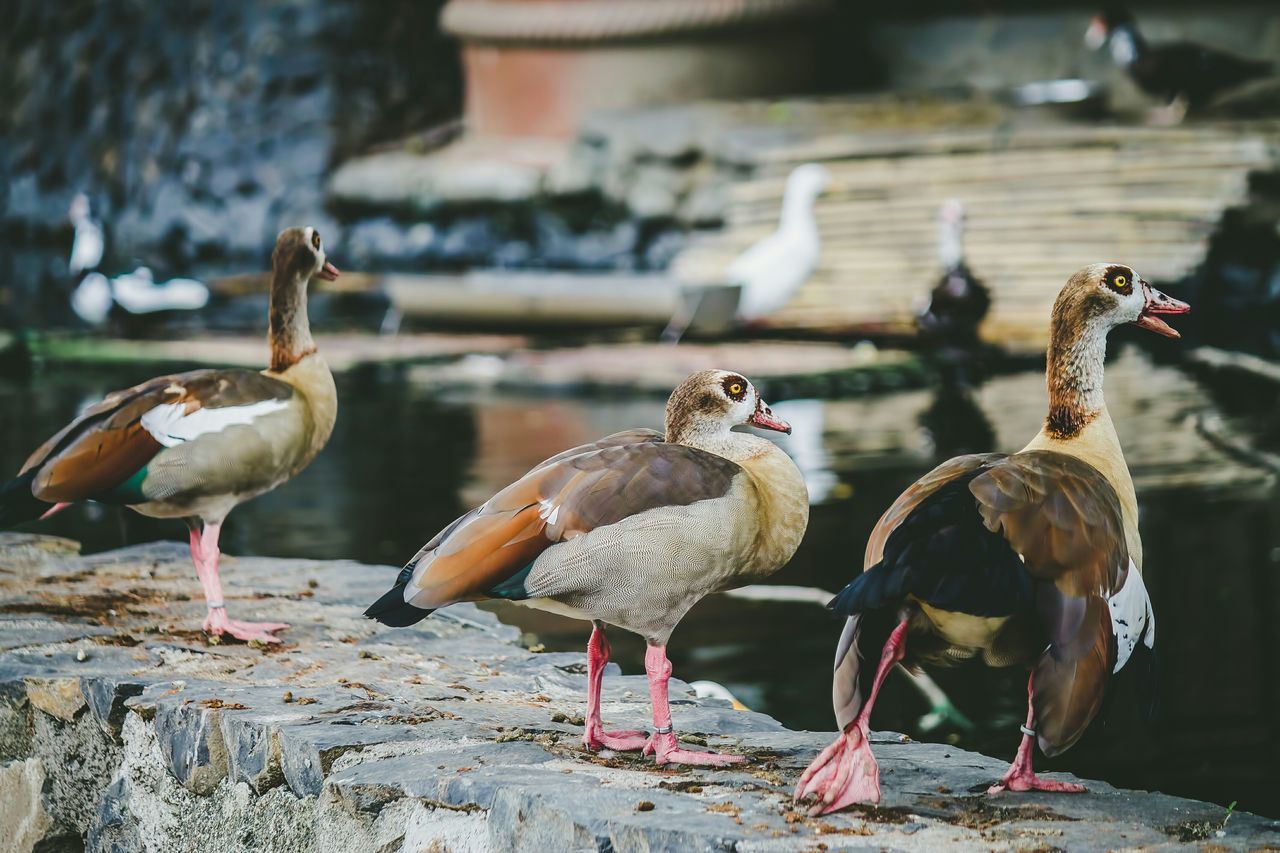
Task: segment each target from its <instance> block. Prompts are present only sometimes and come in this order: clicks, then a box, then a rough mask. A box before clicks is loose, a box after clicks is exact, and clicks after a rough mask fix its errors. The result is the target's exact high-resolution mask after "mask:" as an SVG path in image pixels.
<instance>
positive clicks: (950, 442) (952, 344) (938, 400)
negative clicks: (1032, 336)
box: [916, 199, 995, 459]
mask: <svg viewBox="0 0 1280 853" xmlns="http://www.w3.org/2000/svg"><path fill="white" fill-rule="evenodd" d="M964 231H965V209H964V205H963V204H962V203H961V202H960V201H958V200H956V199H949V200H947V201H946V202H943V204H942V207H941V208H940V209H939V210H938V260H939V261H940V262H941V266H942V276H941V278H939V279H938V282H937V284H936V285H935V286H934V288H933V290H931V291H930V293H929V299H928V302H927V303H926V304H925V305H924V306H923V307H922V308H921V309H920V311H919V313H918V314H917V315H916V328H917V330H918V331H919V336H920V343H921V345H922V346H923V347H924V348H925V355H926V356H927V357H928V359H929V361H930V362H931V363H932V364H933V366H934V368H935V370H936V372H937V376H938V386H937V389H936V391H935V393H934V397H933V402H932V403H930V405H929V407H928V408H927V409H925V410H924V411H923V412H921V414H920V418H919V422H920V426H921V427H923V428H924V430H925V432H926V433H927V434H928V435H929V440H930V441H931V442H932V444H933V452H934V456H935V458H938V459H947V458H950V457H951V456H954V455H956V454H959V453H972V452H975V451H978V450H984V449H986V448H988V447H990V446H991V444H992V442H994V441H995V432H994V430H993V429H992V427H991V423H990V421H988V420H987V417H986V415H985V414H984V413H983V411H982V408H981V407H980V406H979V405H978V403H977V401H976V400H975V399H974V393H973V390H974V384H975V382H976V377H975V375H974V374H975V373H977V372H979V371H980V369H981V363H982V362H983V360H984V358H983V357H984V355H985V354H987V352H988V351H989V349H990V348H989V347H986V346H984V345H983V343H982V340H981V339H980V337H979V335H978V332H979V329H980V328H981V326H982V321H983V320H984V319H986V316H987V313H988V311H989V310H990V308H991V293H990V291H989V290H988V289H987V286H986V285H985V284H983V283H982V281H981V280H980V279H979V278H977V276H975V275H974V274H973V272H972V271H971V270H970V269H969V264H968V262H967V261H966V260H965V256H964Z"/></svg>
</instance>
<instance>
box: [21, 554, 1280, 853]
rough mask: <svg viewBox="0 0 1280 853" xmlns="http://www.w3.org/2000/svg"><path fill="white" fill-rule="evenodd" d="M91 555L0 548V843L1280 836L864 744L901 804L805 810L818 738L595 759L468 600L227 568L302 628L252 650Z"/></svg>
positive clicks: (1231, 839) (722, 722)
mask: <svg viewBox="0 0 1280 853" xmlns="http://www.w3.org/2000/svg"><path fill="white" fill-rule="evenodd" d="M75 550H76V549H75V548H74V546H73V544H69V543H66V542H65V541H63V540H53V539H51V538H48V537H36V536H30V535H19V534H4V535H0V600H2V601H3V604H0V648H3V649H4V651H3V652H0V792H4V793H5V796H4V799H3V801H2V803H3V804H2V805H0V834H3V835H4V837H6V838H11V839H17V842H16V843H19V844H20V847H19V848H18V849H23V850H26V849H33V848H34V845H36V844H39V843H43V844H55V843H67V844H70V845H74V844H75V843H78V840H79V839H81V838H83V839H85V841H86V843H87V849H90V850H120V851H126V850H135V849H148V850H156V851H170V850H173V851H176V850H187V849H191V846H192V844H193V843H194V842H195V841H196V840H197V839H198V841H199V844H200V847H201V849H202V850H203V851H206V853H209V851H222V850H244V849H252V850H281V851H284V850H290V851H297V850H317V851H330V850H331V851H339V850H340V851H342V853H355V851H380V850H386V851H390V850H406V851H410V850H414V851H416V850H420V849H423V848H429V849H448V850H454V851H480V850H491V849H492V850H550V849H556V850H574V849H612V850H619V851H621V850H668V849H734V850H743V851H748V850H750V851H755V850H759V851H774V850H777V851H783V850H808V849H815V848H817V847H818V845H820V844H822V845H826V846H827V847H829V848H849V847H861V846H868V845H869V846H874V847H880V848H888V849H900V850H929V849H938V848H939V847H940V846H942V845H947V846H949V847H953V848H956V849H973V850H978V849H981V850H988V849H1015V848H1026V847H1027V846H1028V845H1030V846H1032V847H1037V848H1045V847H1053V848H1066V849H1100V848H1120V847H1137V846H1174V845H1177V844H1178V843H1181V842H1183V841H1192V840H1205V841H1208V842H1211V843H1213V844H1216V845H1221V847H1222V848H1223V849H1233V850H1245V849H1257V848H1260V847H1265V846H1268V845H1271V846H1275V845H1277V844H1280V824H1277V822H1275V821H1269V820H1266V819H1264V818H1260V817H1256V816H1253V815H1249V814H1242V813H1237V814H1235V815H1233V816H1232V817H1231V819H1230V821H1228V822H1227V823H1226V824H1225V826H1224V825H1223V820H1224V810H1223V809H1221V808H1220V807H1217V806H1213V805H1210V804H1206V803H1198V802H1194V801H1190V800H1183V799H1178V798H1175V797H1168V796H1165V795H1162V794H1147V793H1140V792H1132V791H1122V790H1118V789H1115V788H1112V787H1111V786H1109V785H1106V784H1105V783H1101V782H1090V783H1089V787H1090V791H1091V793H1089V794H1087V795H1083V796H1077V797H1063V796H1052V795H1040V794H1037V795H1024V796H1005V797H1000V798H994V799H989V798H986V797H984V796H981V795H980V794H977V793H975V791H979V790H981V789H983V788H985V786H986V785H987V784H989V783H990V782H991V781H992V780H993V779H994V778H996V776H997V775H998V774H999V773H1000V772H1001V770H1002V768H1003V762H1001V761H999V760H997V759H993V758H987V757H984V756H981V755H977V754H974V753H969V752H965V751H963V750H959V749H956V748H954V747H948V746H944V745H938V744H923V743H915V742H910V741H906V740H905V739H904V738H901V737H900V736H897V735H893V734H878V735H876V737H875V740H876V741H877V751H878V753H879V755H880V758H881V762H882V767H883V772H884V790H885V802H884V803H883V804H882V805H881V806H880V807H878V808H861V809H855V810H852V811H849V812H845V813H843V814H838V815H833V816H829V817H825V818H819V819H812V818H809V817H807V816H806V815H804V814H803V813H802V812H801V811H797V810H795V809H794V808H793V807H792V803H791V799H790V791H791V789H792V786H793V785H794V783H795V780H796V777H797V776H798V774H799V772H800V770H801V769H802V768H803V767H804V766H805V765H806V764H807V762H808V761H809V760H810V759H811V758H812V756H813V755H814V753H815V752H816V750H818V749H819V748H821V746H823V745H824V744H825V743H826V742H827V740H828V739H829V737H830V735H828V734H823V733H811V732H791V731H787V730H785V729H784V728H783V727H782V726H780V725H779V724H778V723H777V722H776V721H775V720H773V719H771V718H769V717H766V716H764V715H762V714H756V713H751V712H739V711H733V710H732V709H730V708H728V707H726V706H724V705H722V704H718V703H715V702H709V701H699V700H697V699H695V698H693V696H692V693H691V692H690V691H689V689H688V687H687V685H685V684H683V683H675V684H674V685H673V696H675V697H676V699H675V702H674V703H673V704H674V706H675V707H674V712H675V717H676V724H677V726H678V727H679V728H680V729H681V730H682V731H684V732H687V733H690V734H692V735H694V738H695V740H697V739H704V740H706V741H707V742H708V743H709V744H710V745H711V746H713V747H716V748H724V749H728V750H738V751H742V752H744V753H745V754H747V755H748V756H749V757H750V758H751V762H750V763H749V764H748V765H746V766H745V767H741V768H735V769H732V770H721V771H706V770H689V769H687V768H681V767H664V768H658V767H654V766H653V765H652V764H650V763H649V762H648V761H647V760H644V759H641V758H638V757H635V756H630V755H626V756H617V755H609V754H600V755H591V754H588V753H586V752H585V751H584V750H583V749H582V747H581V743H580V736H581V726H580V725H579V724H578V721H579V720H580V716H581V713H582V702H583V693H584V686H585V685H584V681H585V679H584V662H583V658H582V656H581V655H578V654H535V653H533V652H531V651H529V650H527V649H524V648H522V647H521V646H520V645H518V642H517V641H518V639H519V637H518V634H517V632H516V630H515V629H513V628H510V627H507V626H504V625H501V624H499V623H498V622H497V620H496V619H495V618H494V617H493V616H491V615H490V614H488V613H485V612H483V611H480V610H477V609H475V608H474V607H471V606H459V607H455V608H451V609H450V610H448V611H445V612H442V613H441V614H440V615H439V616H438V617H436V618H433V619H430V620H427V621H425V622H423V623H421V624H420V625H418V626H415V627H414V628H411V629H400V630H389V629H384V628H382V627H380V626H377V625H374V624H373V623H370V622H368V621H367V620H364V619H362V618H361V617H360V608H361V606H362V605H363V604H364V603H365V602H367V601H369V600H372V597H373V596H374V595H376V594H378V593H380V592H381V591H382V588H383V587H384V585H385V584H386V582H387V581H388V579H389V577H390V570H389V569H387V568H385V567H371V566H362V565H358V564H354V563H347V562H309V561H301V560H272V559H264V558H242V559H236V558H230V557H228V558H226V560H225V576H226V580H227V582H228V589H229V591H231V592H232V594H233V598H232V602H231V606H232V607H234V608H235V609H236V610H237V612H238V613H239V614H240V615H242V616H243V617H245V618H263V617H267V616H270V617H271V618H275V619H284V620H286V621H291V622H292V623H293V624H294V627H293V628H291V629H290V630H289V631H287V632H285V637H286V639H287V641H288V642H287V644H286V645H285V647H284V648H282V649H258V648H251V647H248V646H245V645H241V644H216V645H211V644H209V643H208V642H207V640H206V639H205V638H204V637H203V635H202V634H200V633H199V632H198V631H196V630H193V627H194V626H196V625H198V624H199V620H200V609H201V608H200V604H199V600H198V586H197V584H196V582H195V579H194V577H193V572H192V571H191V569H190V565H189V562H188V559H187V555H186V552H185V548H184V547H182V546H180V545H177V544H175V543H158V544H154V545H148V546H141V547H135V548H128V549H124V550H121V551H115V552H110V553H107V554H99V555H94V556H90V557H79V556H75ZM249 590H253V591H254V593H255V594H256V595H257V596H258V597H256V598H254V597H246V594H247V592H248V591H249ZM237 595H238V596H239V597H235V596H237ZM605 714H606V716H607V717H608V718H609V720H610V721H611V722H616V723H617V724H620V725H626V726H644V725H645V724H646V723H647V721H648V716H649V711H648V705H647V690H646V688H645V683H644V679H643V678H642V677H639V676H620V675H618V674H617V672H616V669H615V671H614V672H613V673H612V674H611V676H610V678H608V679H606V682H605ZM699 735H701V738H699V737H698V736H699ZM1219 832H1221V833H1222V834H1221V835H1218V833H1219ZM431 845H435V846H434V847H432V846H431Z"/></svg>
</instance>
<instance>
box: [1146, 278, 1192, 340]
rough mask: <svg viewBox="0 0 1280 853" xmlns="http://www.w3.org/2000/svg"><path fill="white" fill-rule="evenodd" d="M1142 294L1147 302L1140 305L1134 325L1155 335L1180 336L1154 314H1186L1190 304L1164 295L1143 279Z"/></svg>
mask: <svg viewBox="0 0 1280 853" xmlns="http://www.w3.org/2000/svg"><path fill="white" fill-rule="evenodd" d="M1142 295H1143V296H1145V297H1146V299H1147V303H1146V305H1144V306H1143V307H1142V313H1141V314H1140V315H1138V319H1137V320H1134V321H1133V322H1134V325H1135V326H1141V327H1142V328H1144V329H1147V330H1149V331H1152V332H1155V333H1156V334H1157V335H1164V336H1165V337H1166V338H1180V337H1182V335H1180V334H1178V330H1177V329H1175V328H1173V327H1172V326H1170V325H1169V324H1168V323H1166V322H1165V321H1164V320H1161V319H1160V318H1159V317H1157V316H1156V315H1157V314H1186V313H1187V312H1188V311H1190V310H1191V306H1190V305H1188V304H1187V303H1185V302H1183V301H1182V300H1180V299H1174V298H1173V297H1172V296H1166V295H1165V294H1163V293H1161V292H1160V291H1158V290H1156V289H1155V288H1154V287H1152V286H1151V285H1149V284H1147V283H1146V282H1145V281H1143V282H1142Z"/></svg>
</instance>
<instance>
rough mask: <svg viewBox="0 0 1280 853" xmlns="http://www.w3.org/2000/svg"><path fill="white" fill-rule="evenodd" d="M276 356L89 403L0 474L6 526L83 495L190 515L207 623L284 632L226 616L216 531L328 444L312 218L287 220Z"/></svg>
mask: <svg viewBox="0 0 1280 853" xmlns="http://www.w3.org/2000/svg"><path fill="white" fill-rule="evenodd" d="M271 263H272V280H271V313H270V333H269V340H270V344H271V366H270V367H269V368H267V369H266V370H264V371H261V372H258V371H254V370H245V369H229V370H192V371H190V372H187V373H178V374H174V375H171V376H160V377H157V378H155V379H152V380H151V381H149V382H144V383H142V384H141V385H135V386H134V387H133V388H129V389H127V390H124V391H117V392H115V393H114V394H110V395H108V396H107V398H106V399H105V400H103V401H102V402H100V403H98V404H96V405H93V406H90V407H89V408H88V409H86V410H85V411H84V412H83V413H82V414H81V415H80V416H79V417H78V418H76V419H75V420H74V421H72V422H71V423H70V424H68V425H67V426H66V427H64V428H63V429H62V431H61V432H59V433H58V434H57V435H55V436H53V437H52V438H50V439H49V440H48V441H46V442H45V443H44V444H43V445H41V446H40V447H39V448H37V449H36V451H35V452H34V453H32V454H31V456H30V458H28V459H27V461H26V464H25V465H23V466H22V470H21V471H19V472H18V476H17V478H16V479H14V480H11V481H9V482H8V483H6V484H4V485H0V529H3V528H5V527H9V526H12V525H14V524H19V523H22V522H24V521H31V520H33V519H37V518H45V517H48V516H50V515H52V514H54V513H55V512H58V511H59V510H61V509H63V508H64V507H66V506H67V505H69V504H72V503H76V502H79V501H99V502H101V503H107V504H116V505H124V506H128V507H130V508H131V509H133V510H135V511H136V512H139V513H141V514H142V515H147V516H151V517H154V518H182V519H185V520H186V522H187V524H188V526H189V528H190V542H191V559H192V560H193V561H194V562H195V567H196V575H197V577H198V578H199V579H200V585H201V587H202V588H203V590H204V596H205V604H206V606H207V608H208V614H207V615H206V617H205V620H204V629H205V630H206V631H208V632H210V633H211V634H215V635H221V634H224V633H225V634H230V635H231V636H233V637H237V638H239V639H241V640H246V641H249V640H257V641H259V642H264V643H278V642H280V640H279V638H278V637H276V636H274V634H273V632H274V631H278V630H281V629H283V628H287V627H289V626H288V625H285V624H282V623H278V622H241V621H238V620H235V619H231V618H230V617H228V616H227V607H226V602H225V600H224V598H223V595H222V582H221V581H220V580H219V578H218V553H219V552H218V534H219V531H220V530H221V528H222V522H223V519H225V518H226V517H227V514H228V513H229V512H231V510H232V509H234V508H235V507H236V505H238V504H240V503H243V502H244V501H247V500H249V499H250V498H253V497H256V496H258V495H260V494H263V493H264V492H269V491H271V490H272V489H274V488H275V487H276V486H279V485H280V484H281V483H284V482H285V481H287V480H289V479H290V478H292V477H293V476H294V475H296V474H297V473H298V472H299V471H301V470H302V469H303V468H304V467H306V466H307V464H308V463H310V462H311V460H312V459H314V458H315V457H316V454H318V453H319V452H320V450H321V449H322V448H323V447H324V445H325V443H326V442H327V441H328V440H329V435H330V433H332V431H333V425H334V421H335V419H336V417H337V414H338V397H337V391H336V389H335V387H334V384H333V376H332V375H331V374H330V373H329V366H328V365H327V364H326V363H325V360H324V357H323V356H321V355H320V353H319V352H318V351H317V350H316V345H315V342H314V341H313V340H312V339H311V327H310V324H309V323H308V321H307V286H308V284H309V283H310V282H311V279H312V278H323V279H327V280H333V279H335V278H337V277H338V270H337V269H336V268H335V267H334V266H333V264H331V263H329V261H328V258H327V257H326V255H325V251H324V245H323V243H321V240H320V235H319V233H318V232H316V231H315V229H313V228H289V229H287V230H285V231H283V232H281V234H280V236H279V238H278V239H277V240H276V247H275V251H274V252H273V253H272V256H271Z"/></svg>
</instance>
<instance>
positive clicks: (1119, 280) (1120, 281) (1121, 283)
mask: <svg viewBox="0 0 1280 853" xmlns="http://www.w3.org/2000/svg"><path fill="white" fill-rule="evenodd" d="M1112 281H1113V282H1115V285H1116V287H1118V288H1120V289H1121V290H1124V289H1125V288H1126V287H1128V286H1129V279H1128V278H1127V277H1125V276H1122V275H1118V276H1116V277H1115V278H1113V279H1112Z"/></svg>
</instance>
